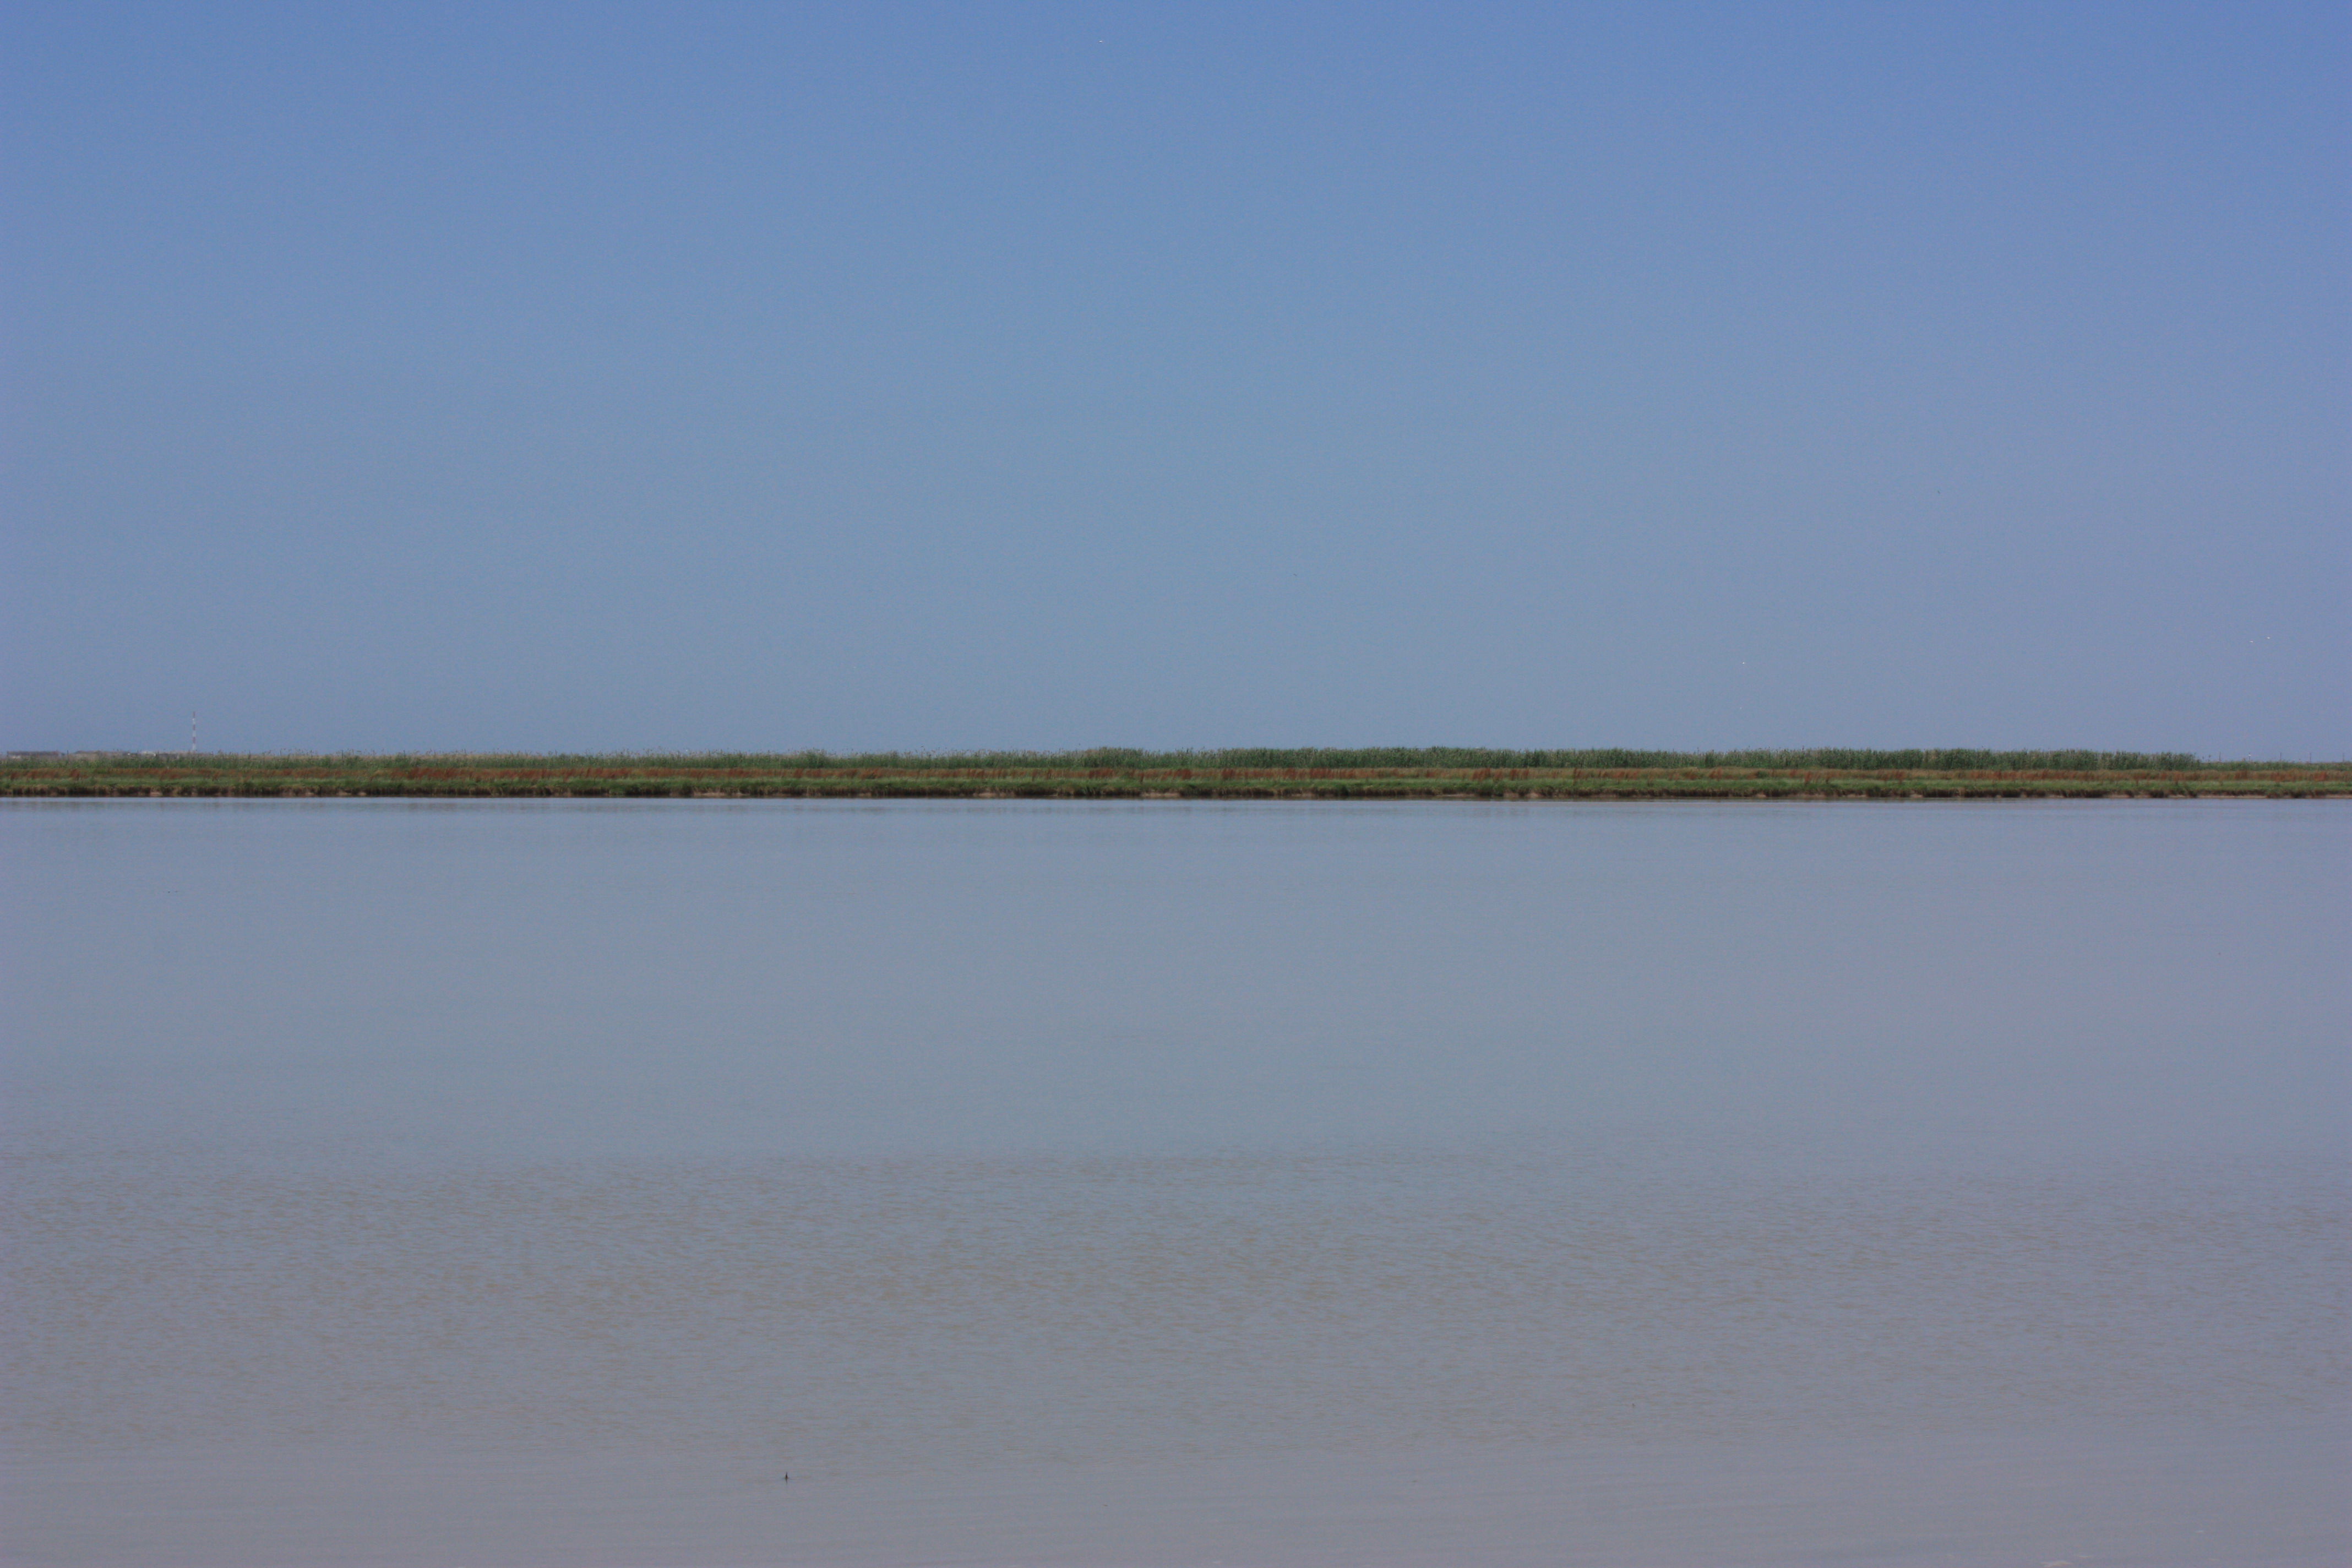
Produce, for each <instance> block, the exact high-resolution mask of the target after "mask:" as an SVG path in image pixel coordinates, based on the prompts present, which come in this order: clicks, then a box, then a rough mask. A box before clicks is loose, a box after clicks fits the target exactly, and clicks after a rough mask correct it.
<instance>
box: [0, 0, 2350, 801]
mask: <svg viewBox="0 0 2352 1568" xmlns="http://www.w3.org/2000/svg"><path fill="white" fill-rule="evenodd" d="M2347 83H2352V9H2347V7H2346V6H2344V5H2337V4H2322V5H2264V4H2249V3H2246V0H2233V3H2231V4H2224V5H2164V4H2153V3H2147V0H2134V3H2131V4H2124V5H2055V4H2049V3H2036V4H2029V5H1997V4H1971V5H1926V4H1921V5H1896V4H1870V5H1749V4H1740V5H1676V4H1639V5H1528V6H1515V5H1470V4H1459V3H1447V4H1435V5H1370V4H1346V5H1291V4H1279V3H1266V0H1254V3H1251V4H1244V5H1209V4H1183V5H1131V4H1118V5H1055V4H1032V5H887V4H873V3H860V4H856V5H839V6H833V5H817V4H795V5H600V4H593V3H588V0H563V3H562V4H551V5H525V4H487V5H486V4H478V3H467V4H449V5H443V4H400V5H390V4H383V5H331V4H323V3H320V0H303V3H301V4H293V5H236V4H226V3H223V0H205V3H204V4H196V5H106V4H99V3H94V0H73V3H71V4H66V3H63V0H49V3H44V4H26V3H24V0H14V3H11V4H9V5H6V7H5V33H0V99H5V103H4V104H0V135H5V169H0V182H5V184H0V190H5V198H4V199H5V207H0V229H5V234H0V289H5V305H4V306H0V310H5V317H0V332H4V333H5V339H0V364H5V371H0V375H4V376H5V490H0V505H4V506H5V518H4V519H0V530H4V531H5V546H0V567H4V568H5V585H0V612H5V614H0V666H5V668H0V744H5V745H8V746H16V747H79V746H102V747H124V748H133V749H139V748H165V747H174V746H181V745H184V744H186V742H187V723H188V715H189V711H190V710H192V709H193V710H197V711H199V712H200V713H201V714H202V716H203V718H202V722H203V735H202V741H203V744H204V745H205V749H207V750H211V749H226V750H252V751H267V750H281V749H287V750H343V749H352V750H367V751H389V750H399V749H414V750H427V749H430V750H444V749H446V750H477V749H490V748H505V747H514V748H528V749H594V750H608V749H633V750H634V749H701V748H721V747H723V748H744V749H760V750H768V749H798V748H802V747H809V746H819V747H825V748H829V749H834V750H848V749H864V748H881V747H895V748H905V749H921V750H931V749H964V748H971V747H982V746H987V747H996V746H1003V747H1043V748H1060V747H1070V746H1083V745H1093V744H1128V745H1151V746H1171V747H1172V746H1212V745H1220V744H1226V743H1243V744H1269V743H1288V744H1419V743H1435V742H1444V743H1450V744H1495V745H1528V746H1535V745H1543V746H1570V745H1604V744H1625V745H1661V746H1677V747H1706V746H1740V745H1829V744H1853V745H1898V744H1901V745H1908V744H1920V745H1930V744H1932V745H1983V746H2040V745H2054V744H2070V745H2072V744H2079V745H2090V746H2096V747H2103V748H2107V747H2115V748H2134V749H2185V750H2192V751H2198V752H2205V753H2207V754H2222V755H2232V756H2242V755H2253V754H2261V755H2286V756H2327V757H2342V756H2345V755H2347V754H2352V611H2348V610H2347V606H2348V605H2352V531H2347V516H2352V509H2347V501H2352V461H2348V460H2347V458H2348V457H2352V443H2348V442H2347V435H2348V434H2352V288H2347V277H2348V276H2352V268H2347V260H2352V222H2348V221H2347V219H2348V218H2352V202H2347V185H2352V175H2347V172H2348V171H2352V115H2347Z"/></svg>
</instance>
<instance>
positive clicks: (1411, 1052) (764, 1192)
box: [0, 803, 2352, 1563]
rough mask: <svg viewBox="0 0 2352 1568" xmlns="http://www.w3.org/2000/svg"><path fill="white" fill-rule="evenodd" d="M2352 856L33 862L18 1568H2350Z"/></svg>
mask: <svg viewBox="0 0 2352 1568" xmlns="http://www.w3.org/2000/svg"><path fill="white" fill-rule="evenodd" d="M2347 824H2352V817H2347V816H2345V815H2344V814H2343V813H2341V812H2339V811H2336V810H2334V809H2332V808H2330V807H2327V806H2325V805H2318V806H2314V805H2261V806H2244V805H2178V806H2175V805H2136V806H2105V807H2102V806H2032V807H1990V808H1974V807H1949V806H1933V807H1886V808H1881V807H1867V806H1834V807H1819V808H1808V807H1794V808H1789V807H1730V808H1724V807H1712V806H1707V807H1696V808H1682V807H1656V806H1614V807H1611V806H1594V807H1584V806H1578V807H1557V806H1555V807H1545V806H1521V807H1499V808H1497V807H1486V806H1475V807H1459V808H1457V807H1450V806H1443V805H1415V806H1412V807H1406V808H1380V807H1369V808H1367V807H1347V806H1314V807H1273V808H1267V807H1251V806H1212V807H1199V806H1170V807H1152V806H1112V807H1083V806H1082V807H1039V806H1014V805H995V806H992V805H961V804H959V805H947V806H940V805H906V806H900V805H891V806H882V807H863V806H856V805H824V806H805V805H717V804H713V805H707V806H706V805H660V804H651V803H648V804H645V805H639V804H635V803H630V804H628V805H616V806H596V807H588V808H582V807H576V806H572V805H550V806H527V807H517V806H509V805H489V806H459V807H449V806H416V805H394V804H373V805H348V806H346V805H315V804H299V805H297V804H286V805H278V804H270V805H193V806H190V805H176V804H174V805H154V806H150V805H114V804H109V805H103V806H85V807H75V806H70V805H68V806H50V805H37V806H23V807H15V808H10V809H6V810H0V845H5V854H6V857H7V861H6V864H7V870H8V874H9V880H10V885H11V889H12V894H11V900H10V914H9V920H10V922H11V926H10V930H9V933H8V944H7V952H8V963H9V976H8V980H9V984H8V988H7V995H8V1002H7V1007H8V1031H7V1034H8V1040H9V1047H8V1058H7V1072H8V1088H9V1102H8V1103H9V1115H8V1128H7V1131H8V1144H9V1154H10V1158H9V1161H8V1164H9V1166H10V1168H11V1177H10V1184H9V1188H10V1191H9V1196H10V1200H11V1205H12V1208H11V1212H12V1219H11V1231H12V1240H11V1247H10V1254H11V1260H12V1268H13V1271H14V1283H13V1286H12V1289H11V1296H10V1300H11V1306H10V1327H11V1331H12V1333H11V1344H10V1351H11V1385H10V1389H9V1399H8V1402H7V1408H8V1419H9V1422H10V1428H9V1430H10V1435H11V1452H12V1454H13V1455H14V1456H15V1463H14V1465H13V1468H12V1479H11V1487H12V1497H11V1500H10V1504H9V1521H10V1530H9V1531H8V1535H7V1540H8V1542H9V1543H10V1549H11V1551H12V1552H13V1553H14V1560H17V1561H26V1562H47V1561H55V1562H61V1563H62V1562H110V1563H232V1562H250V1563H263V1562H282V1563H298V1562H299V1563H362V1562H386V1563H392V1562H428V1561H461V1562H468V1563H527V1562H548V1561H563V1562H575V1563H589V1562H598V1563H719V1562H744V1561H775V1562H795V1563H805V1562H840V1563H899V1562H915V1561H937V1560H941V1559H943V1558H946V1557H951V1556H952V1557H957V1558H958V1559H959V1560H965V1561H979V1562H993V1563H1019V1562H1055V1563H1121V1562H1133V1563H1147V1562H1148V1563H1177V1562H1204V1561H1209V1560H1212V1559H1213V1558H1216V1557H1218V1556H1226V1557H1228V1558H1229V1559H1230V1560H1233V1561H1241V1562H1265V1563H1309V1562H1333V1563H1339V1562H1348V1563H1371V1562H1394V1563H1435V1562H1450V1561H1462V1560H1465V1556H1466V1557H1467V1558H1468V1559H1469V1560H1479V1561H1493V1562H1521V1561H1525V1562H1561V1561H1569V1562H1576V1561H1586V1562H1591V1563H1648V1562H1658V1563H1672V1562H1688V1561H1694V1560H1705V1561H1786V1562H1827V1561H1832V1560H1836V1561H1841V1562H1884V1563H1942V1562H1955V1563H1958V1562H1980V1561H1987V1560H1992V1559H1991V1558H1990V1554H1996V1553H2010V1554H2011V1555H2013V1556H2014V1557H2015V1558H2016V1560H2019V1561H2026V1560H2029V1558H2030V1560H2031V1561H2032V1562H2035V1563H2041V1562H2048V1561H2055V1560H2057V1559H2059V1558H2071V1559H2072V1560H2074V1561H2083V1562H2088V1561H2104V1562H2116V1561H2136V1562H2149V1563H2172V1562H2178V1563H2189V1562H2244V1563H2300V1562H2312V1563H2317V1562H2336V1561H2341V1560H2342V1559H2343V1557H2344V1555H2345V1552H2346V1550H2347V1545H2352V1542H2347V1538H2346V1534H2345V1532H2344V1531H2342V1529H2341V1522H2340V1510H2338V1509H2337V1508H2336V1505H2335V1503H2334V1501H2333V1496H2334V1489H2335V1483H2336V1481H2337V1480H2339V1479H2341V1476H2342V1473H2343V1464H2342V1456H2343V1452H2344V1448H2343V1434H2344V1430H2345V1426H2346V1424H2345V1422H2344V1420H2343V1416H2344V1415H2345V1413H2346V1405H2345V1391H2344V1374H2345V1356H2344V1350H2345V1346H2346V1333H2345V1330H2346V1327H2347V1312H2346V1301H2345V1287H2346V1282H2347V1269H2346V1261H2347V1259H2346V1254H2345V1245H2344V1240H2345V1238H2344V1228H2343V1227H2344V1217H2345V1212H2346V1205H2345V1203H2344V1198H2345V1195H2346V1194H2345V1189H2344V1167H2343V1163H2342V1161H2341V1152H2340V1148H2339V1147H2338V1138H2339V1131H2340V1126H2341V1120H2342V1115H2343V1112H2344V1110H2345V1109H2346V1106H2347V1097H2346V1094H2345V1085H2344V1068H2345V1060H2344V1042H2345V1037H2346V1031H2345V1028H2344V1024H2345V1020H2346V1018H2347V1000H2352V996H2347V982H2346V979H2345V975H2344V973H2343V968H2344V966H2343V965H2342V964H2341V963H2340V954H2341V950H2342V946H2343V938H2344V935H2345V934H2346V926H2345V921H2344V919H2343V907H2342V902H2341V900H2342V893H2341V889H2342V888H2343V887H2344V886H2346V885H2347V881H2346V877H2345V873H2346V872H2347V869H2352V864H2347V862H2352V856H2347V847H2352V832H2347ZM787 1472H789V1473H790V1474H791V1475H792V1476H793V1480H792V1481H791V1482H790V1483H789V1486H788V1487H787V1484H786V1483H783V1482H782V1480H781V1477H782V1476H783V1475H784V1474H785V1473H787ZM2033 1552H2042V1555H2041V1556H2038V1557H2037V1556H2032V1555H2031V1554H2032V1553H2033Z"/></svg>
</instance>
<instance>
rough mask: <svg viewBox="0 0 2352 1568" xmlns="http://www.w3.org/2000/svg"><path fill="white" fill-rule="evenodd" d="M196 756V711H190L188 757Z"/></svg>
mask: <svg viewBox="0 0 2352 1568" xmlns="http://www.w3.org/2000/svg"><path fill="white" fill-rule="evenodd" d="M195 754H196V710H194V709H193V708H191V709H189V710H188V755H190V756H192V757H193V756H194V755H195Z"/></svg>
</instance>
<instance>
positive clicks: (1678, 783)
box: [0, 747, 2352, 800]
mask: <svg viewBox="0 0 2352 1568" xmlns="http://www.w3.org/2000/svg"><path fill="white" fill-rule="evenodd" d="M0 795H17V796H43V795H47V796H110V795H121V796H134V795H162V796H205V795H215V796H272V795H295V796H300V795H348V796H365V795H399V796H449V797H491V796H571V797H582V796H588V797H603V796H624V797H626V796H649V797H656V798H658V797H673V798H691V799H704V798H718V799H889V798H931V799H978V800H987V799H1034V800H1159V799H1173V800H1754V799H1764V800H2009V799H2020V798H2036V797H2049V798H2103V797H2159V798H2161V797H2175V798H2180V797H2210V796H2245V797H2252V798H2257V799H2263V798H2273V799H2275V798H2292V799H2310V798H2316V797H2330V796H2344V795H2352V763H2267V762H2205V761H2200V759H2198V758H2196V757H2193V756H2189V755H2187V754H2184V753H2178V752H2157V753H2149V752H1986V751H1966V750H1957V749H1956V750H1930V751H1911V752H1869V751H1805V752H1761V751H1758V752H1635V751H1608V750H1593V751H1536V752H1517V751H1479V750H1471V749H1466V748H1454V747H1428V748H1421V749H1412V748H1384V749H1373V750H1354V751H1350V750H1339V749H1310V750H1290V751H1284V750H1272V749H1237V750H1229V751H1215V752H1140V751H1124V750H1097V751H1089V752H962V753H953V754H949V753H940V754H918V753H901V752H881V753H875V754H871V755H863V756H835V755H829V754H826V753H823V752H796V753H774V754H752V753H744V754H735V753H723V754H722V753H712V754H705V755H675V756H654V755H614V756H538V755H528V754H520V753H517V754H510V755H489V754H483V753H466V754H441V755H421V754H420V755H403V756H367V755H340V756H311V755H287V754H271V755H234V754H228V753H215V752H206V753H190V752H167V753H143V752H11V753H8V754H7V755H6V756H5V759H0Z"/></svg>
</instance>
